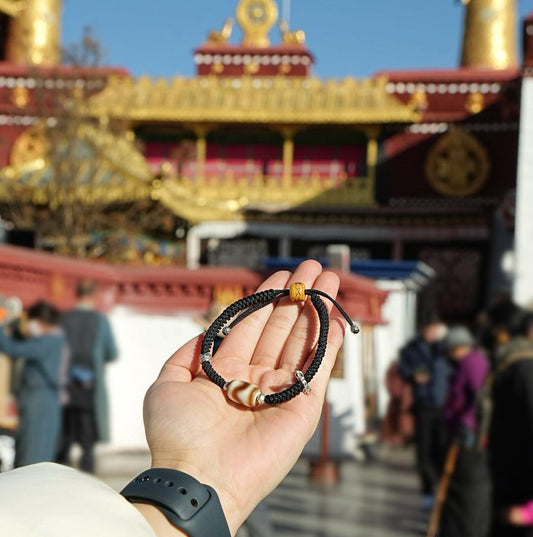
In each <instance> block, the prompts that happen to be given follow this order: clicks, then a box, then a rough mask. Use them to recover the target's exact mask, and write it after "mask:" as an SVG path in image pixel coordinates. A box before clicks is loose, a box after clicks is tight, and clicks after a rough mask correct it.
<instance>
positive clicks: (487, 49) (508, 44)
mask: <svg viewBox="0 0 533 537" xmlns="http://www.w3.org/2000/svg"><path fill="white" fill-rule="evenodd" d="M462 2H463V4H465V5H466V8H465V17H464V36H463V48H462V54H461V67H473V68H485V69H507V68H510V67H517V66H518V54H517V48H516V43H517V39H516V27H517V10H516V1H515V0H462Z"/></svg>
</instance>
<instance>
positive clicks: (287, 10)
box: [281, 0, 291, 28]
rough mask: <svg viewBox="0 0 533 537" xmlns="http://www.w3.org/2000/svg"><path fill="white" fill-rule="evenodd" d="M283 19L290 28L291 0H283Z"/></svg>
mask: <svg viewBox="0 0 533 537" xmlns="http://www.w3.org/2000/svg"><path fill="white" fill-rule="evenodd" d="M281 18H282V20H284V21H285V22H286V23H287V25H288V26H289V28H290V27H291V0H283V4H282V7H281Z"/></svg>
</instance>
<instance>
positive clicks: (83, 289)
mask: <svg viewBox="0 0 533 537" xmlns="http://www.w3.org/2000/svg"><path fill="white" fill-rule="evenodd" d="M96 293H97V286H96V283H95V282H94V281H92V280H86V279H84V280H81V281H80V282H79V284H78V286H77V298H78V302H77V305H76V307H75V308H74V309H72V310H70V311H66V312H63V313H62V312H60V311H59V310H58V309H57V308H55V307H54V306H53V305H52V304H50V303H48V302H45V301H39V302H37V303H35V304H34V305H33V306H31V307H30V308H29V309H28V310H27V312H26V314H25V316H24V317H23V318H21V319H17V320H16V322H14V323H12V324H11V326H0V352H3V353H5V354H6V355H8V356H10V357H11V358H13V359H17V360H21V361H22V362H23V364H22V368H21V371H20V374H19V375H18V377H19V378H18V380H17V387H16V392H17V403H18V410H19V426H18V429H17V433H16V440H15V466H16V467H20V466H26V465H29V464H34V463H39V462H46V461H58V462H62V463H69V462H70V450H71V447H72V445H73V444H74V443H77V444H79V446H80V447H81V451H82V455H81V459H80V468H81V469H82V470H84V471H86V472H89V473H93V472H94V445H95V443H96V442H97V441H107V440H108V438H109V420H108V412H107V393H106V387H105V381H104V379H105V377H104V373H105V371H104V370H105V364H106V363H108V362H111V361H113V360H114V359H115V358H116V357H117V349H116V346H115V342H114V338H113V333H112V331H111V326H110V324H109V321H108V320H107V318H106V317H105V315H103V314H102V313H100V312H99V311H98V310H97V309H96Z"/></svg>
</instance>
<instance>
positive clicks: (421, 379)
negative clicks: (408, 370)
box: [414, 371, 431, 384]
mask: <svg viewBox="0 0 533 537" xmlns="http://www.w3.org/2000/svg"><path fill="white" fill-rule="evenodd" d="M414 378H415V382H416V383H417V384H427V383H428V382H429V381H430V380H431V375H430V374H429V373H424V372H422V371H419V372H418V373H415V374H414Z"/></svg>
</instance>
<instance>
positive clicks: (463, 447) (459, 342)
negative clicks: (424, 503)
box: [440, 326, 490, 537]
mask: <svg viewBox="0 0 533 537" xmlns="http://www.w3.org/2000/svg"><path fill="white" fill-rule="evenodd" d="M444 345H445V348H446V351H447V354H448V356H449V358H450V359H451V361H452V363H453V364H454V371H453V373H452V377H451V379H450V384H449V388H448V397H447V400H446V404H445V407H444V419H445V422H446V426H447V429H448V434H449V442H450V445H451V444H453V443H458V444H459V454H458V457H457V462H456V465H455V470H454V473H453V476H452V478H451V481H450V487H449V490H448V496H447V498H446V502H445V504H444V509H443V514H442V521H441V533H440V536H441V537H485V536H486V535H487V534H488V531H489V525H490V486H489V484H490V481H489V473H488V466H487V462H486V456H485V452H484V450H483V449H481V448H480V447H479V446H478V442H477V434H476V433H477V425H478V423H477V422H478V415H477V414H478V412H477V407H478V394H479V392H480V390H481V388H482V387H483V384H484V382H485V379H486V377H487V373H488V371H489V363H488V361H487V358H486V357H485V354H484V353H483V352H482V351H481V350H479V349H477V348H476V342H475V340H474V337H473V336H472V334H471V333H470V331H469V330H468V329H467V328H465V327H462V326H458V327H454V328H451V329H450V330H449V332H448V335H447V336H446V339H445V341H444Z"/></svg>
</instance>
